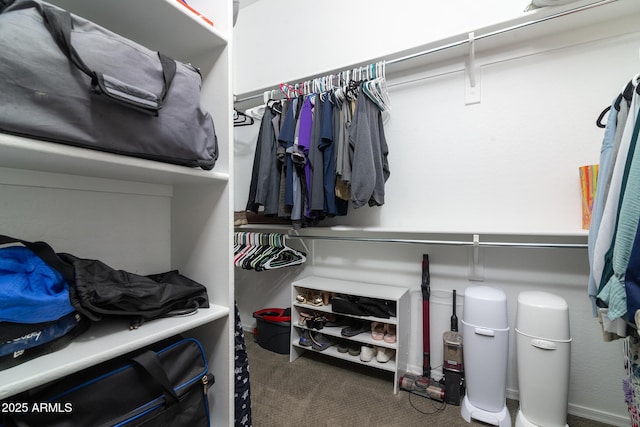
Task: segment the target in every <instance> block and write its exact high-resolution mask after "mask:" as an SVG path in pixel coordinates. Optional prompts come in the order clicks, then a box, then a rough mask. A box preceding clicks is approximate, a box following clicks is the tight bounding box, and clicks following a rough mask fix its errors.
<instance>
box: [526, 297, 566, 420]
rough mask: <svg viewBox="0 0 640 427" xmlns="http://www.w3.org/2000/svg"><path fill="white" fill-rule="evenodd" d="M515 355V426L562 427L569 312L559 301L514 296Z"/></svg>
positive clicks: (546, 298) (559, 298) (564, 303)
mask: <svg viewBox="0 0 640 427" xmlns="http://www.w3.org/2000/svg"><path fill="white" fill-rule="evenodd" d="M516 352H517V356H516V359H517V363H518V384H519V386H518V387H519V395H520V408H519V410H518V415H517V416H516V426H518V427H534V426H545V427H563V426H566V425H567V404H568V399H569V369H570V358H571V336H570V331H569V308H568V306H567V302H566V301H565V300H564V299H563V298H562V297H560V296H557V295H554V294H551V293H548V292H542V291H526V292H520V294H518V306H517V313H516Z"/></svg>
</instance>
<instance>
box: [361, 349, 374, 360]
mask: <svg viewBox="0 0 640 427" xmlns="http://www.w3.org/2000/svg"><path fill="white" fill-rule="evenodd" d="M374 357H376V347H372V346H370V345H363V346H362V348H361V349H360V360H362V361H363V362H371V361H372V360H373V358H374Z"/></svg>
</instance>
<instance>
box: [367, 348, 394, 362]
mask: <svg viewBox="0 0 640 427" xmlns="http://www.w3.org/2000/svg"><path fill="white" fill-rule="evenodd" d="M395 354H396V351H395V350H394V349H392V348H386V347H374V346H372V345H371V344H367V345H363V346H362V348H361V349H360V360H362V361H363V362H371V361H372V360H373V358H374V357H375V358H376V360H377V361H378V363H387V362H388V361H389V360H391V359H392V358H394V357H395Z"/></svg>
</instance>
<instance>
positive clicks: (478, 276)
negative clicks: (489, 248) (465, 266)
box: [469, 234, 484, 282]
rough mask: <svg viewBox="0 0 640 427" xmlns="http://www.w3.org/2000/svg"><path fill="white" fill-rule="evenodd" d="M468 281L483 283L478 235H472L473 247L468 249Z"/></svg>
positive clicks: (482, 266) (482, 267)
mask: <svg viewBox="0 0 640 427" xmlns="http://www.w3.org/2000/svg"><path fill="white" fill-rule="evenodd" d="M469 280H471V281H474V282H482V281H484V265H483V264H482V254H481V253H480V235H478V234H474V235H473V246H471V247H470V248H469Z"/></svg>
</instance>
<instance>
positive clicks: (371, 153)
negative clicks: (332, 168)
mask: <svg viewBox="0 0 640 427" xmlns="http://www.w3.org/2000/svg"><path fill="white" fill-rule="evenodd" d="M349 147H350V149H351V150H352V151H353V159H352V166H351V203H352V205H353V207H354V208H356V209H357V208H359V207H362V206H364V205H365V204H368V205H369V206H382V205H383V204H384V184H385V182H386V181H387V179H389V175H390V172H389V162H388V159H387V156H388V155H389V148H388V147H387V140H386V138H385V136H384V127H383V125H382V113H381V111H380V109H379V108H378V107H377V106H376V105H375V104H374V103H373V101H371V99H370V98H369V97H368V96H366V95H364V94H363V93H362V86H360V87H359V88H358V102H357V103H356V110H355V113H354V117H353V122H352V123H351V129H350V132H349Z"/></svg>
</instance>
